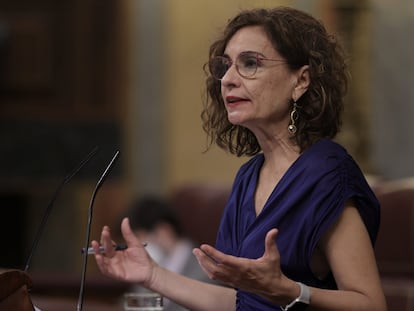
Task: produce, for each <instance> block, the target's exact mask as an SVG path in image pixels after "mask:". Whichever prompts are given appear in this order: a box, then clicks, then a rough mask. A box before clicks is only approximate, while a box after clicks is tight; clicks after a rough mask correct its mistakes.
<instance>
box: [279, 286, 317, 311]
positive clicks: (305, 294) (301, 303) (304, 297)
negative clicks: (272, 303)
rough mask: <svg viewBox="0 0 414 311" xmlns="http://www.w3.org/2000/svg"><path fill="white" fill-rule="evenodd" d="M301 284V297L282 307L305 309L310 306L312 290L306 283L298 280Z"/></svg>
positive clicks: (292, 310) (295, 310) (285, 308)
mask: <svg viewBox="0 0 414 311" xmlns="http://www.w3.org/2000/svg"><path fill="white" fill-rule="evenodd" d="M297 283H298V285H299V286H300V294H299V297H298V298H296V299H295V300H293V301H292V302H291V303H290V304H288V305H287V306H286V307H284V308H283V307H281V308H282V310H283V311H288V310H289V311H303V310H306V308H307V307H308V306H309V303H310V290H309V287H308V286H306V285H305V284H302V283H300V282H297Z"/></svg>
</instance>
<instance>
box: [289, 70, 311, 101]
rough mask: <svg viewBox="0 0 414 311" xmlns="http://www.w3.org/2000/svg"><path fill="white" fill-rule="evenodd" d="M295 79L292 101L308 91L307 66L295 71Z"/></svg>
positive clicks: (308, 76)
mask: <svg viewBox="0 0 414 311" xmlns="http://www.w3.org/2000/svg"><path fill="white" fill-rule="evenodd" d="M296 77H297V80H296V86H295V88H294V91H293V99H294V100H295V101H297V100H299V98H300V97H301V96H302V95H303V94H305V93H306V91H307V90H308V87H309V84H310V74H309V65H304V66H302V67H301V68H300V69H299V70H298V71H297V75H296Z"/></svg>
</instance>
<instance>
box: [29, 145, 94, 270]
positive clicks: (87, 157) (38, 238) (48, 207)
mask: <svg viewBox="0 0 414 311" xmlns="http://www.w3.org/2000/svg"><path fill="white" fill-rule="evenodd" d="M97 151H98V147H95V148H93V149H92V151H91V152H89V154H88V155H87V156H86V157H85V158H84V159H83V160H82V162H80V163H79V165H78V166H77V167H76V168H75V169H74V170H73V171H72V172H71V173H70V174H68V175H67V176H66V177H65V178H64V179H63V180H62V182H61V183H60V184H59V186H58V187H57V189H56V190H55V192H54V193H53V196H52V199H51V200H50V202H49V205H48V206H47V208H46V211H45V213H44V215H43V218H42V221H41V223H40V226H39V229H38V230H37V233H36V235H35V239H34V241H33V244H32V247H31V249H30V252H29V256H28V258H27V260H26V265H25V268H24V272H27V270H28V269H29V266H30V263H31V261H32V257H33V254H34V252H35V250H36V248H37V245H38V243H39V240H40V237H41V235H42V233H43V230H44V229H45V226H46V222H47V220H48V218H49V215H50V213H51V211H52V207H53V204H54V203H55V201H56V198H57V197H58V194H59V193H60V191H61V190H62V188H63V186H64V185H66V184H67V183H68V182H69V181H70V180H71V179H72V178H73V176H75V175H76V174H77V173H78V172H79V171H80V170H81V168H82V167H83V166H84V165H85V164H86V163H88V162H89V160H90V159H92V158H93V156H94V155H95V154H96V152H97Z"/></svg>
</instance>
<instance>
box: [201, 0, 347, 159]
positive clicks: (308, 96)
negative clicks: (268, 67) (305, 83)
mask: <svg viewBox="0 0 414 311" xmlns="http://www.w3.org/2000/svg"><path fill="white" fill-rule="evenodd" d="M247 26H261V27H263V29H264V31H265V33H266V34H267V36H268V37H269V39H270V41H271V42H272V45H273V47H274V48H275V50H276V51H277V52H278V53H279V54H280V55H281V56H282V57H284V58H285V59H286V60H287V63H288V66H289V67H290V68H291V69H292V70H295V69H298V68H301V67H302V66H304V65H309V74H310V85H309V87H308V90H307V92H306V93H305V94H304V95H303V96H302V97H301V98H300V99H299V100H298V101H297V104H298V105H299V107H301V108H300V111H299V115H300V117H299V119H298V120H297V121H296V127H297V132H296V134H295V135H294V136H293V137H292V139H293V141H294V143H295V144H297V145H298V146H299V148H300V150H301V152H303V151H304V150H305V149H306V148H308V147H309V146H311V145H312V144H313V143H315V142H316V141H318V140H319V139H321V138H334V137H335V135H336V134H337V133H338V131H339V129H340V127H341V123H342V122H341V118H342V112H343V106H344V96H345V94H346V91H347V86H348V76H347V70H346V64H345V57H344V52H343V49H342V48H341V46H340V44H339V43H338V41H337V39H336V38H335V37H334V36H332V35H330V34H328V33H327V31H326V29H325V27H324V26H323V25H322V23H321V22H319V21H318V20H316V19H315V18H313V17H312V16H310V15H308V14H307V13H304V12H302V11H299V10H296V9H293V8H287V7H278V8H273V9H253V10H246V11H242V12H240V13H239V14H238V15H237V16H236V17H234V18H233V19H231V20H230V21H229V22H228V24H227V26H226V28H225V29H224V31H223V33H222V35H221V37H220V38H219V39H218V40H217V41H215V42H214V43H213V44H212V45H211V46H210V50H209V59H211V58H213V57H215V56H220V55H223V53H224V50H225V48H226V45H227V43H228V42H229V40H230V39H231V38H232V36H233V35H234V34H235V33H236V32H237V31H238V30H240V29H241V28H244V27H247ZM204 71H205V72H206V74H207V78H206V98H205V99H204V103H203V111H202V113H201V118H202V121H203V129H204V131H205V132H206V133H207V135H208V137H209V141H208V147H210V146H211V145H212V144H213V143H214V142H215V143H216V144H217V145H218V146H219V147H220V148H222V149H224V150H226V151H228V152H230V153H232V154H235V155H237V156H243V155H247V156H252V155H255V154H257V153H258V152H260V151H261V147H260V145H259V143H258V141H257V139H256V137H255V136H254V134H253V133H252V132H251V131H250V130H249V129H247V128H245V127H242V126H239V125H233V124H231V123H230V122H229V121H228V118H227V112H226V109H225V106H224V102H223V98H222V96H221V82H220V81H218V80H216V79H214V78H213V77H212V76H211V73H210V72H209V67H208V63H206V64H205V65H204Z"/></svg>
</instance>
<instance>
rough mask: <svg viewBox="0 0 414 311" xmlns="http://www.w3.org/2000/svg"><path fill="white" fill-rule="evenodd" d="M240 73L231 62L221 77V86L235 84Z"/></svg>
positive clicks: (238, 79)
mask: <svg viewBox="0 0 414 311" xmlns="http://www.w3.org/2000/svg"><path fill="white" fill-rule="evenodd" d="M240 78H241V77H240V74H239V73H238V71H237V68H236V65H235V64H232V65H231V66H230V67H229V69H228V70H227V71H226V73H225V74H224V76H223V77H222V78H221V84H222V85H223V86H228V85H237V84H238V83H239V81H240Z"/></svg>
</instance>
